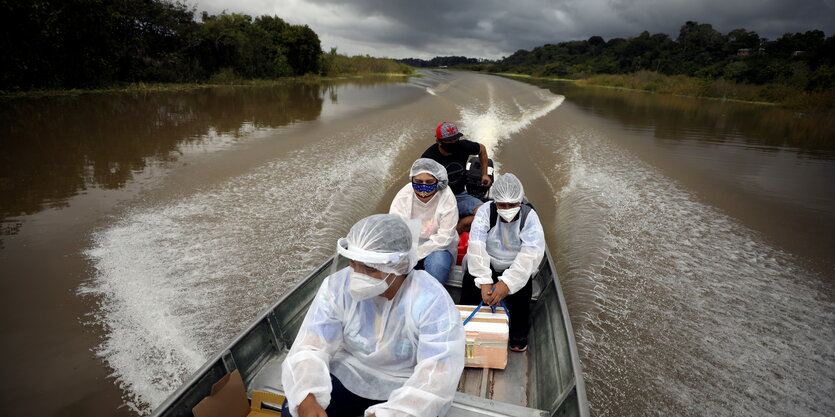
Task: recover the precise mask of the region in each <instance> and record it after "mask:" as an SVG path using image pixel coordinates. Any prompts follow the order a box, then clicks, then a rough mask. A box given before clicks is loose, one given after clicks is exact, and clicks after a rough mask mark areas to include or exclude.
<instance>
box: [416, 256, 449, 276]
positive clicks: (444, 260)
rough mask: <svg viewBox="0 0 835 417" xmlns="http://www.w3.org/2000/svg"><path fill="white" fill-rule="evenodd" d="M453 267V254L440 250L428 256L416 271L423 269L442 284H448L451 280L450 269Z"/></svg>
mask: <svg viewBox="0 0 835 417" xmlns="http://www.w3.org/2000/svg"><path fill="white" fill-rule="evenodd" d="M450 267H452V254H451V253H449V251H445V250H439V251H435V252H432V253H430V254H429V255H426V257H425V258H423V259H421V260H420V262H418V265H417V266H416V267H415V269H423V270H424V271H426V272H428V273H429V275H432V276H433V277H434V278H435V279H437V280H438V282H440V283H441V284H444V283H446V280H447V278H449V268H450Z"/></svg>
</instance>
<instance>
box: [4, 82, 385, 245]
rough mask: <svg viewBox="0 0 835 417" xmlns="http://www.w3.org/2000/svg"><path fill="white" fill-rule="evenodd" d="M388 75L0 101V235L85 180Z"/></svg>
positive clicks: (310, 107)
mask: <svg viewBox="0 0 835 417" xmlns="http://www.w3.org/2000/svg"><path fill="white" fill-rule="evenodd" d="M396 81H397V80H396V79H387V78H363V79H356V80H350V81H332V82H321V83H288V84H286V85H280V86H273V87H251V88H246V87H244V88H242V87H217V88H205V89H199V90H192V91H189V92H171V93H153V94H113V95H109V94H107V95H106V94H84V95H80V96H77V97H62V98H45V99H17V100H8V101H5V102H2V103H0V143H2V147H3V152H2V153H0V196H2V198H0V222H3V223H2V224H3V227H2V231H0V235H10V234H15V233H16V231H17V230H18V229H19V228H20V226H19V223H9V222H7V221H6V219H8V218H9V217H13V216H19V215H22V214H33V213H35V212H38V211H40V210H42V209H44V208H57V207H63V206H65V205H66V204H67V199H68V198H70V197H72V196H74V195H76V194H77V193H79V192H82V191H83V190H85V189H87V188H91V187H100V188H105V189H114V188H120V187H123V186H124V185H125V184H126V183H127V182H128V181H130V180H131V178H132V177H133V175H134V173H136V172H137V171H141V170H143V169H144V168H145V167H146V166H148V165H149V164H152V163H153V161H170V160H173V159H176V158H177V155H178V154H179V153H178V148H179V147H180V146H181V145H183V144H185V143H196V142H200V141H203V140H204V139H205V136H206V135H215V136H216V135H227V136H231V137H239V136H240V135H241V134H242V133H243V130H251V129H253V128H255V129H261V128H275V127H280V126H285V125H288V124H291V123H294V122H298V121H309V120H315V119H317V118H319V117H320V115H321V113H322V108H323V102H324V101H325V100H328V101H330V102H331V103H336V102H337V99H338V90H339V88H338V87H339V86H340V85H345V84H350V85H352V86H355V87H360V88H366V87H369V88H370V87H374V86H378V85H381V84H386V83H392V82H396Z"/></svg>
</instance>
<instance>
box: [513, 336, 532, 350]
mask: <svg viewBox="0 0 835 417" xmlns="http://www.w3.org/2000/svg"><path fill="white" fill-rule="evenodd" d="M509 346H510V350H512V351H514V352H524V351H526V350H528V338H527V337H522V338H518V339H517V338H511V339H510V343H509Z"/></svg>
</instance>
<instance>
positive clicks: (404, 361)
mask: <svg viewBox="0 0 835 417" xmlns="http://www.w3.org/2000/svg"><path fill="white" fill-rule="evenodd" d="M415 246H416V245H415V244H414V238H413V236H412V232H411V230H410V228H409V226H408V225H407V224H406V222H405V221H404V220H403V219H402V218H400V217H399V216H396V215H391V214H376V215H373V216H370V217H366V218H364V219H362V220H360V221H359V222H357V223H356V224H355V225H354V226H353V227H351V230H350V232H348V236H347V237H345V238H341V239H339V241H338V243H337V251H338V253H339V254H340V255H342V256H344V257H346V258H348V259H349V261H350V262H349V265H350V266H349V267H347V268H344V269H342V270H340V271H337V272H336V273H334V274H332V275H330V276H328V277H327V278H325V280H324V281H323V282H322V286H321V287H320V288H319V292H318V293H317V294H316V297H315V298H314V300H313V302H312V303H311V305H310V309H309V310H308V311H307V315H306V316H305V318H304V322H303V323H302V325H301V328H300V329H299V333H298V335H297V336H296V340H295V342H293V346H292V348H291V349H290V352H289V353H288V354H287V357H286V359H285V360H284V363H283V364H282V366H281V369H282V374H281V382H282V384H283V386H284V391H285V393H286V396H287V401H286V402H285V403H284V407H283V410H282V416H290V415H292V416H297V417H298V416H300V417H310V416H317V417H319V416H331V417H334V416H378V417H386V416H420V417H426V416H443V415H445V414H446V412H447V410H448V409H449V407H450V405H451V404H452V399H453V396H454V395H455V391H456V389H457V386H458V380H459V379H460V377H461V372H462V371H463V369H464V344H465V333H464V327H463V326H462V324H461V317H460V315H459V313H458V310H456V308H455V305H454V304H453V302H452V299H451V298H450V296H449V294H448V293H447V292H446V290H445V289H444V287H443V286H442V285H440V284H439V283H438V281H437V280H435V279H434V278H433V277H432V276H430V275H429V274H428V273H426V271H418V270H413V267H414V265H415V263H416V262H417V259H416V256H415Z"/></svg>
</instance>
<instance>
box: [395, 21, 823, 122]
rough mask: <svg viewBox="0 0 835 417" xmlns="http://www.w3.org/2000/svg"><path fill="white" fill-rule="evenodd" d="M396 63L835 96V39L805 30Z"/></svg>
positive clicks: (768, 96)
mask: <svg viewBox="0 0 835 417" xmlns="http://www.w3.org/2000/svg"><path fill="white" fill-rule="evenodd" d="M473 61H477V62H473ZM400 62H406V63H409V64H410V65H414V66H442V65H444V66H448V67H450V68H460V69H469V70H475V71H486V72H493V73H515V74H526V75H530V76H535V77H549V78H566V79H575V80H577V79H580V80H583V82H584V83H589V84H602V85H611V86H617V87H627V88H637V89H646V90H651V91H659V90H663V91H662V92H673V93H682V94H687V95H704V96H711V97H716V96H718V97H729V96H730V97H732V98H741V99H747V100H762V101H772V102H783V101H785V100H787V99H792V98H797V97H798V96H799V95H801V94H806V95H807V96H808V94H814V95H815V97H813V99H821V98H824V99H826V100H830V101H832V100H833V97H832V96H833V94H832V92H833V90H835V37H833V36H830V37H828V38H827V37H825V35H824V33H823V32H822V31H820V30H810V31H807V32H805V33H786V34H784V35H783V36H781V37H779V38H777V39H774V40H769V39H767V38H763V37H761V36H759V35H758V34H757V33H756V32H754V31H749V30H746V29H734V30H731V31H730V32H728V33H727V34H723V33H721V32H719V31H717V30H716V29H714V28H713V26H712V25H710V24H707V23H698V22H692V21H690V22H686V23H685V24H684V25H682V26H681V29H680V31H679V33H678V35H677V36H676V37H675V38H673V37H671V36H670V35H667V34H663V33H656V34H650V33H649V32H646V31H645V32H643V33H641V34H639V35H637V36H633V37H628V38H613V39H609V40H605V39H603V38H602V37H600V36H592V37H590V38H589V39H587V40H577V41H569V42H560V43H556V44H546V45H542V46H538V47H536V48H533V49H532V50H530V51H528V50H518V51H516V52H515V53H513V54H512V55H510V56H508V57H503V58H502V59H499V60H495V61H489V60H473V59H472V58H465V57H436V58H434V59H432V60H431V61H425V60H416V59H408V60H401V61H400ZM443 62H448V63H443ZM804 98H805V99H810V97H804ZM830 104H835V103H830ZM829 107H832V106H829Z"/></svg>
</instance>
